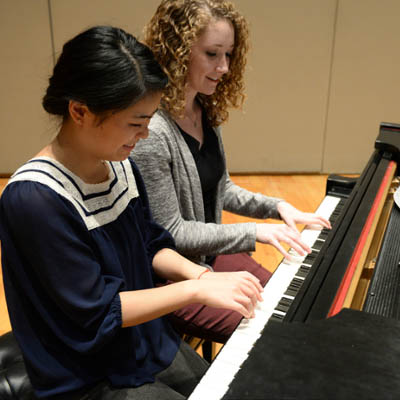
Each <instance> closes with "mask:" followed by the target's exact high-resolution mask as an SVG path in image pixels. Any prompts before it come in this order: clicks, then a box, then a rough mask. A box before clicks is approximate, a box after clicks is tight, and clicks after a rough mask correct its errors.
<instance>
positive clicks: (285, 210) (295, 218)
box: [277, 201, 332, 231]
mask: <svg viewBox="0 0 400 400" xmlns="http://www.w3.org/2000/svg"><path fill="white" fill-rule="evenodd" d="M277 207H278V212H279V214H280V216H281V218H282V220H283V221H284V222H285V224H286V225H287V226H289V227H290V228H293V229H295V230H296V231H298V229H297V227H296V224H303V225H320V226H322V227H324V228H328V229H331V228H332V227H331V223H330V222H329V221H328V220H327V219H326V218H324V217H321V216H320V215H317V214H314V213H306V212H302V211H300V210H298V209H297V208H295V207H293V206H292V205H291V204H289V203H287V202H286V201H280V202H279V203H278V206H277Z"/></svg>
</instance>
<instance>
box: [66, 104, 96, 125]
mask: <svg viewBox="0 0 400 400" xmlns="http://www.w3.org/2000/svg"><path fill="white" fill-rule="evenodd" d="M68 111H69V115H70V117H71V119H72V120H73V121H74V122H75V123H76V124H77V125H79V126H83V124H84V123H85V122H86V121H87V119H88V118H90V119H92V118H93V116H94V114H93V113H92V112H91V111H90V110H89V108H88V106H87V105H86V104H83V103H79V102H78V101H75V100H70V101H69V104H68Z"/></svg>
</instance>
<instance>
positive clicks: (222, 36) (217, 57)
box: [187, 19, 235, 95]
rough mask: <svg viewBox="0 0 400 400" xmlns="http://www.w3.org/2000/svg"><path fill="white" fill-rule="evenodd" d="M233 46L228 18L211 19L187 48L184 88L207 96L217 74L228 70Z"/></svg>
mask: <svg viewBox="0 0 400 400" xmlns="http://www.w3.org/2000/svg"><path fill="white" fill-rule="evenodd" d="M234 46H235V31H234V28H233V25H232V23H231V21H229V20H225V19H220V20H212V21H211V22H210V24H209V25H208V26H207V28H206V30H205V31H204V32H203V33H202V34H201V35H200V36H199V38H198V39H197V41H196V42H195V43H194V45H193V47H192V49H191V55H190V60H189V68H188V80H187V82H188V90H189V91H194V92H195V93H202V94H205V95H211V94H213V93H214V92H215V89H216V87H217V85H218V82H219V81H220V79H221V77H222V76H223V75H224V74H226V73H227V72H228V71H229V63H230V59H231V54H232V51H233V48H234Z"/></svg>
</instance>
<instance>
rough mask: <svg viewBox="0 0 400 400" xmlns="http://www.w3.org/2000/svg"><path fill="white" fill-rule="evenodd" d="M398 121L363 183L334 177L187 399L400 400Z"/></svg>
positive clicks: (383, 135) (388, 127)
mask: <svg viewBox="0 0 400 400" xmlns="http://www.w3.org/2000/svg"><path fill="white" fill-rule="evenodd" d="M399 162H400V125H398V124H393V123H382V124H381V125H380V128H379V134H378V137H377V139H376V141H375V148H374V151H373V153H372V155H371V157H370V159H369V161H368V163H367V165H366V166H365V168H364V170H363V172H362V174H361V175H360V177H359V178H358V179H351V178H345V177H340V176H330V177H329V178H328V181H327V188H326V196H325V198H324V200H323V201H322V203H321V205H320V206H319V208H318V210H317V211H316V212H317V213H319V214H321V215H324V216H325V217H327V218H329V219H330V221H331V224H332V229H331V230H326V229H322V230H320V229H317V227H312V226H309V227H306V229H304V230H303V232H302V238H303V240H304V241H305V242H306V243H307V244H309V245H310V247H311V248H312V253H311V254H309V255H307V256H305V257H301V256H299V255H298V254H296V253H295V252H293V251H292V250H291V251H290V252H291V254H292V258H293V259H292V260H291V261H287V260H284V261H283V262H282V263H281V264H280V265H279V266H278V267H277V269H276V271H275V273H274V274H273V276H272V278H271V279H270V281H269V282H268V284H267V285H266V287H265V288H264V292H263V298H264V301H263V302H260V303H259V304H258V305H257V309H256V316H255V318H252V319H243V320H242V321H241V322H240V324H239V325H238V327H237V328H236V330H235V332H234V333H233V334H232V336H231V338H230V339H229V340H228V342H227V343H226V344H225V345H224V347H223V348H222V349H221V351H220V352H219V354H218V355H217V357H216V358H215V360H214V361H213V363H212V364H211V365H210V367H209V369H208V371H207V372H206V374H205V375H204V377H203V378H202V380H201V382H200V383H199V385H198V386H197V387H196V388H195V390H194V392H193V393H192V395H191V396H190V397H189V399H190V400H200V399H201V400H204V399H206V400H213V399H215V400H217V399H224V400H228V399H230V400H233V399H237V400H238V399H240V400H242V399H273V400H275V399H288V400H289V399H353V398H360V399H377V398H379V399H398V398H400V368H399V367H398V366H399V365H400V307H399V305H400V304H399V303H400V208H399V207H398V206H397V205H396V204H395V202H394V196H393V195H394V193H395V191H396V190H397V187H398V186H399V181H398V179H397V165H398V163H399Z"/></svg>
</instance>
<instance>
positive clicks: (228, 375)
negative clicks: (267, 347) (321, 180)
mask: <svg viewBox="0 0 400 400" xmlns="http://www.w3.org/2000/svg"><path fill="white" fill-rule="evenodd" d="M343 202H344V200H341V199H340V198H339V197H334V196H326V197H325V198H324V200H323V201H322V203H321V204H320V206H319V207H318V209H317V211H316V213H317V214H318V215H322V216H324V217H325V218H328V219H329V220H330V221H331V224H332V225H333V224H334V222H335V219H336V217H337V216H338V215H339V214H340V210H341V208H342V207H343ZM328 232H329V230H326V229H322V230H320V229H316V228H315V227H314V228H313V227H308V228H307V229H304V230H303V231H302V232H301V237H302V240H303V241H304V242H305V243H307V244H308V245H309V246H310V247H311V248H312V252H311V253H310V254H308V255H307V256H303V257H301V256H299V255H298V254H297V253H294V252H293V251H292V250H290V251H289V253H290V254H291V255H292V257H293V260H292V261H288V260H284V261H282V262H281V263H280V264H279V266H278V267H277V269H276V271H275V272H274V274H273V275H272V277H271V279H270V280H269V281H268V283H267V284H266V286H265V288H264V292H263V293H262V297H263V301H262V302H259V303H258V304H257V307H256V311H255V314H256V315H255V318H251V319H245V318H244V319H242V321H241V322H240V324H239V325H238V327H237V328H236V330H235V332H234V333H233V334H232V336H231V337H230V338H229V340H228V341H227V342H226V344H225V345H224V346H223V347H222V349H221V351H220V352H219V353H218V355H217V357H216V358H215V360H214V361H213V362H212V364H211V365H210V367H209V369H208V370H207V372H206V373H205V375H204V376H203V378H202V379H201V381H200V383H199V384H198V385H197V387H196V388H195V390H194V391H193V393H192V394H191V396H190V397H189V400H204V399H207V400H218V399H221V398H222V397H223V396H224V394H225V393H226V392H227V390H228V388H229V385H230V383H231V382H232V380H233V377H234V376H235V374H236V373H237V372H238V370H239V369H240V366H241V365H242V363H243V362H244V361H245V360H246V358H247V356H248V354H249V352H250V350H251V349H252V347H253V345H254V343H255V342H256V340H257V339H258V338H259V337H260V336H261V332H262V330H263V329H264V326H265V325H266V323H267V322H268V321H269V319H275V320H282V319H283V318H284V316H285V314H286V311H287V310H288V308H289V307H290V304H291V302H292V301H293V299H294V298H295V296H296V292H297V291H298V289H299V288H300V286H301V284H302V281H304V279H305V277H306V276H307V273H308V271H309V270H310V269H311V265H312V262H313V260H314V259H315V257H316V255H317V254H318V252H319V250H320V249H321V247H322V245H323V243H324V240H325V238H326V236H327V234H328Z"/></svg>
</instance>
